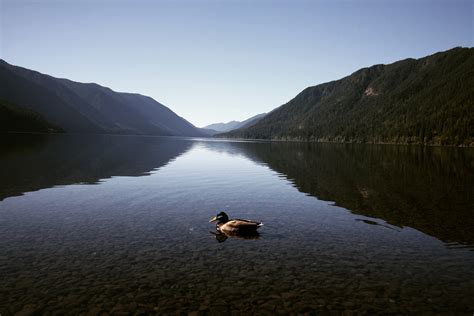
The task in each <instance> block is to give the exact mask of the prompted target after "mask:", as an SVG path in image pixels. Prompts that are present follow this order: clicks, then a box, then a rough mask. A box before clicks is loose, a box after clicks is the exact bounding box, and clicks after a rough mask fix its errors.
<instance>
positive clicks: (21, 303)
mask: <svg viewBox="0 0 474 316" xmlns="http://www.w3.org/2000/svg"><path fill="white" fill-rule="evenodd" d="M0 139H1V141H2V147H1V152H0V275H1V278H2V282H1V283H2V285H1V288H0V314H1V315H2V316H6V315H14V314H15V313H17V312H20V311H21V312H23V313H25V314H24V315H29V314H28V313H30V314H33V313H37V314H42V315H51V314H57V315H61V314H64V313H65V312H68V313H71V314H80V313H84V314H87V313H88V315H101V314H102V315H105V313H108V314H118V315H120V314H124V315H125V314H129V313H130V314H133V313H157V314H169V313H171V314H173V313H177V312H182V313H184V314H186V313H191V314H194V315H200V314H230V313H232V314H240V313H247V314H249V313H250V314H255V313H257V314H269V315H270V314H275V313H281V314H297V313H309V314H311V313H312V312H322V313H323V314H327V313H334V314H341V313H345V314H346V315H351V314H352V313H353V312H355V313H366V314H377V313H395V314H396V313H401V314H451V315H454V314H469V315H471V314H472V313H474V216H473V215H474V214H473V211H474V194H473V193H474V192H473V183H474V150H472V149H463V148H434V147H416V146H389V145H355V144H354V145H343V144H305V143H277V142H239V141H225V140H212V139H186V138H166V137H140V136H104V135H103V136H100V135H90V136H79V135H16V136H13V135H9V136H3V137H1V138H0ZM220 211H226V212H227V213H228V214H229V215H230V217H231V218H232V217H237V218H248V219H253V220H259V221H262V222H263V223H264V226H263V227H262V228H261V229H260V230H259V231H260V236H254V237H253V238H248V239H246V238H238V236H225V235H219V234H217V235H216V231H215V226H214V225H213V224H211V223H209V222H208V221H209V219H210V218H211V217H212V216H214V215H216V214H217V213H218V212H220Z"/></svg>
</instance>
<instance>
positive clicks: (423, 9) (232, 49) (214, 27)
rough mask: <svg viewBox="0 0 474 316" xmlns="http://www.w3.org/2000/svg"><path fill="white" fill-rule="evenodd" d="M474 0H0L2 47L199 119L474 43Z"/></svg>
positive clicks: (229, 114) (256, 107)
mask: <svg viewBox="0 0 474 316" xmlns="http://www.w3.org/2000/svg"><path fill="white" fill-rule="evenodd" d="M473 3H474V0H471V1H459V0H446V1H427V0H424V1H416V0H406V1H403V0H399V1H396V0H390V1H388V0H374V1H356V0H353V1H329V0H327V1H258V0H257V1H161V2H160V1H151V0H149V1H144V0H143V1H132V0H129V1H113V0H107V1H105V0H104V1H73V0H71V1H68V0H62V1H61V0H56V1H38V0H36V1H22V0H14V1H10V0H0V12H1V14H0V19H1V21H0V25H1V33H0V54H1V58H3V59H5V60H6V61H7V62H9V63H12V64H16V65H20V66H23V67H26V68H31V69H35V70H38V71H40V72H43V73H47V74H51V75H53V76H57V77H65V78H69V79H72V80H75V81H80V82H96V83H99V84H101V85H104V86H108V87H110V88H112V89H114V90H116V91H127V92H138V93H141V94H145V95H149V96H151V97H153V98H155V99H156V100H157V101H159V102H161V103H163V104H165V105H167V106H169V107H170V108H171V109H172V110H173V111H175V112H176V113H178V114H179V115H181V116H183V117H184V118H186V119H187V120H189V121H190V122H192V123H193V124H195V125H197V126H203V125H206V124H210V123H214V122H222V121H230V120H233V119H236V120H242V119H245V118H248V117H250V116H252V115H255V114H257V113H261V112H267V111H270V110H272V109H274V108H275V107H277V106H279V105H281V104H283V103H286V102H287V101H288V100H290V99H291V98H292V97H294V96H295V95H296V94H297V93H298V92H300V91H301V90H303V89H304V88H305V87H307V86H312V85H316V84H319V83H323V82H326V81H330V80H335V79H339V78H341V77H344V76H346V75H349V74H350V73H352V72H354V71H355V70H357V69H359V68H361V67H365V66H370V65H373V64H377V63H390V62H393V61H396V60H399V59H403V58H407V57H415V58H418V57H422V56H425V55H429V54H432V53H434V52H437V51H442V50H447V49H450V48H452V47H455V46H469V47H472V46H473V37H474V35H473V34H474V30H473V19H474V11H473V10H474V8H473Z"/></svg>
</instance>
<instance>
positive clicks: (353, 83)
mask: <svg viewBox="0 0 474 316" xmlns="http://www.w3.org/2000/svg"><path fill="white" fill-rule="evenodd" d="M473 126H474V48H454V49H451V50H449V51H446V52H440V53H436V54H434V55H431V56H427V57H424V58H420V59H405V60H401V61H398V62H395V63H393V64H389V65H375V66H372V67H369V68H363V69H360V70H358V71H356V72H355V73H353V74H351V75H350V76H348V77H345V78H342V79H340V80H336V81H331V82H328V83H324V84H320V85H317V86H313V87H309V88H306V89H305V90H303V91H302V92H301V93H299V94H298V95H297V96H296V97H295V98H294V99H292V100H290V101H289V102H288V103H286V104H284V105H282V106H280V107H279V108H277V109H275V110H273V111H272V112H270V113H269V114H267V115H266V116H265V117H264V118H262V119H261V120H260V121H259V122H258V123H256V124H255V125H253V126H250V127H248V128H243V129H239V130H234V131H231V132H229V133H225V134H220V135H219V136H221V137H238V138H259V139H278V140H301V141H327V142H357V143H403V144H409V143H415V144H435V145H471V146H473V145H474V128H473Z"/></svg>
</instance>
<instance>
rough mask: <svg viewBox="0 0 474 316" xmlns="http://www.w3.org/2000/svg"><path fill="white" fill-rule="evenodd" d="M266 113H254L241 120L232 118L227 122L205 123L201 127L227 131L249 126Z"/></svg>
mask: <svg viewBox="0 0 474 316" xmlns="http://www.w3.org/2000/svg"><path fill="white" fill-rule="evenodd" d="M266 114H267V113H260V114H257V115H254V116H252V117H249V118H248V119H245V120H243V121H235V120H232V121H229V122H227V123H213V124H209V125H206V126H204V127H202V128H203V129H211V130H214V131H217V132H229V131H232V130H234V129H239V128H243V127H249V126H251V125H253V124H255V123H256V122H258V121H259V120H260V119H261V118H262V117H264V116H265V115H266Z"/></svg>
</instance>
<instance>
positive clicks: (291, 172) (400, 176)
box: [204, 142, 474, 245]
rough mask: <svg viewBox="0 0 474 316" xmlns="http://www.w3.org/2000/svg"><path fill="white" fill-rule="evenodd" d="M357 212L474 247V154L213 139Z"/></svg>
mask: <svg viewBox="0 0 474 316" xmlns="http://www.w3.org/2000/svg"><path fill="white" fill-rule="evenodd" d="M204 144H205V146H206V147H207V148H209V149H211V150H216V151H221V152H227V153H230V154H235V155H244V156H246V157H247V158H249V159H252V160H253V161H256V162H260V163H263V164H265V165H267V166H268V167H270V168H271V169H273V170H274V171H276V172H278V173H280V174H282V175H284V177H285V178H287V179H288V180H289V181H291V182H292V183H293V184H294V185H295V186H296V187H297V188H298V190H300V191H301V192H304V193H307V194H310V195H312V196H314V197H317V198H318V199H321V200H326V201H334V202H335V203H336V205H338V206H342V207H344V208H347V209H349V210H350V211H352V212H353V213H356V214H361V215H365V216H370V217H376V218H381V219H383V220H385V221H386V222H387V223H389V224H391V225H395V226H399V227H403V226H409V227H412V228H415V229H418V230H421V231H423V232H424V233H426V234H429V235H432V236H435V237H437V238H439V239H441V240H443V241H445V242H458V243H467V244H469V245H474V234H473V233H472V232H473V231H474V216H473V213H472V212H473V210H474V192H473V187H472V184H473V183H474V163H473V162H474V151H473V150H472V149H466V148H440V147H420V146H391V145H359V144H354V145H344V144H306V143H280V142H279V143H271V142H267V143H252V142H205V143H204Z"/></svg>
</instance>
